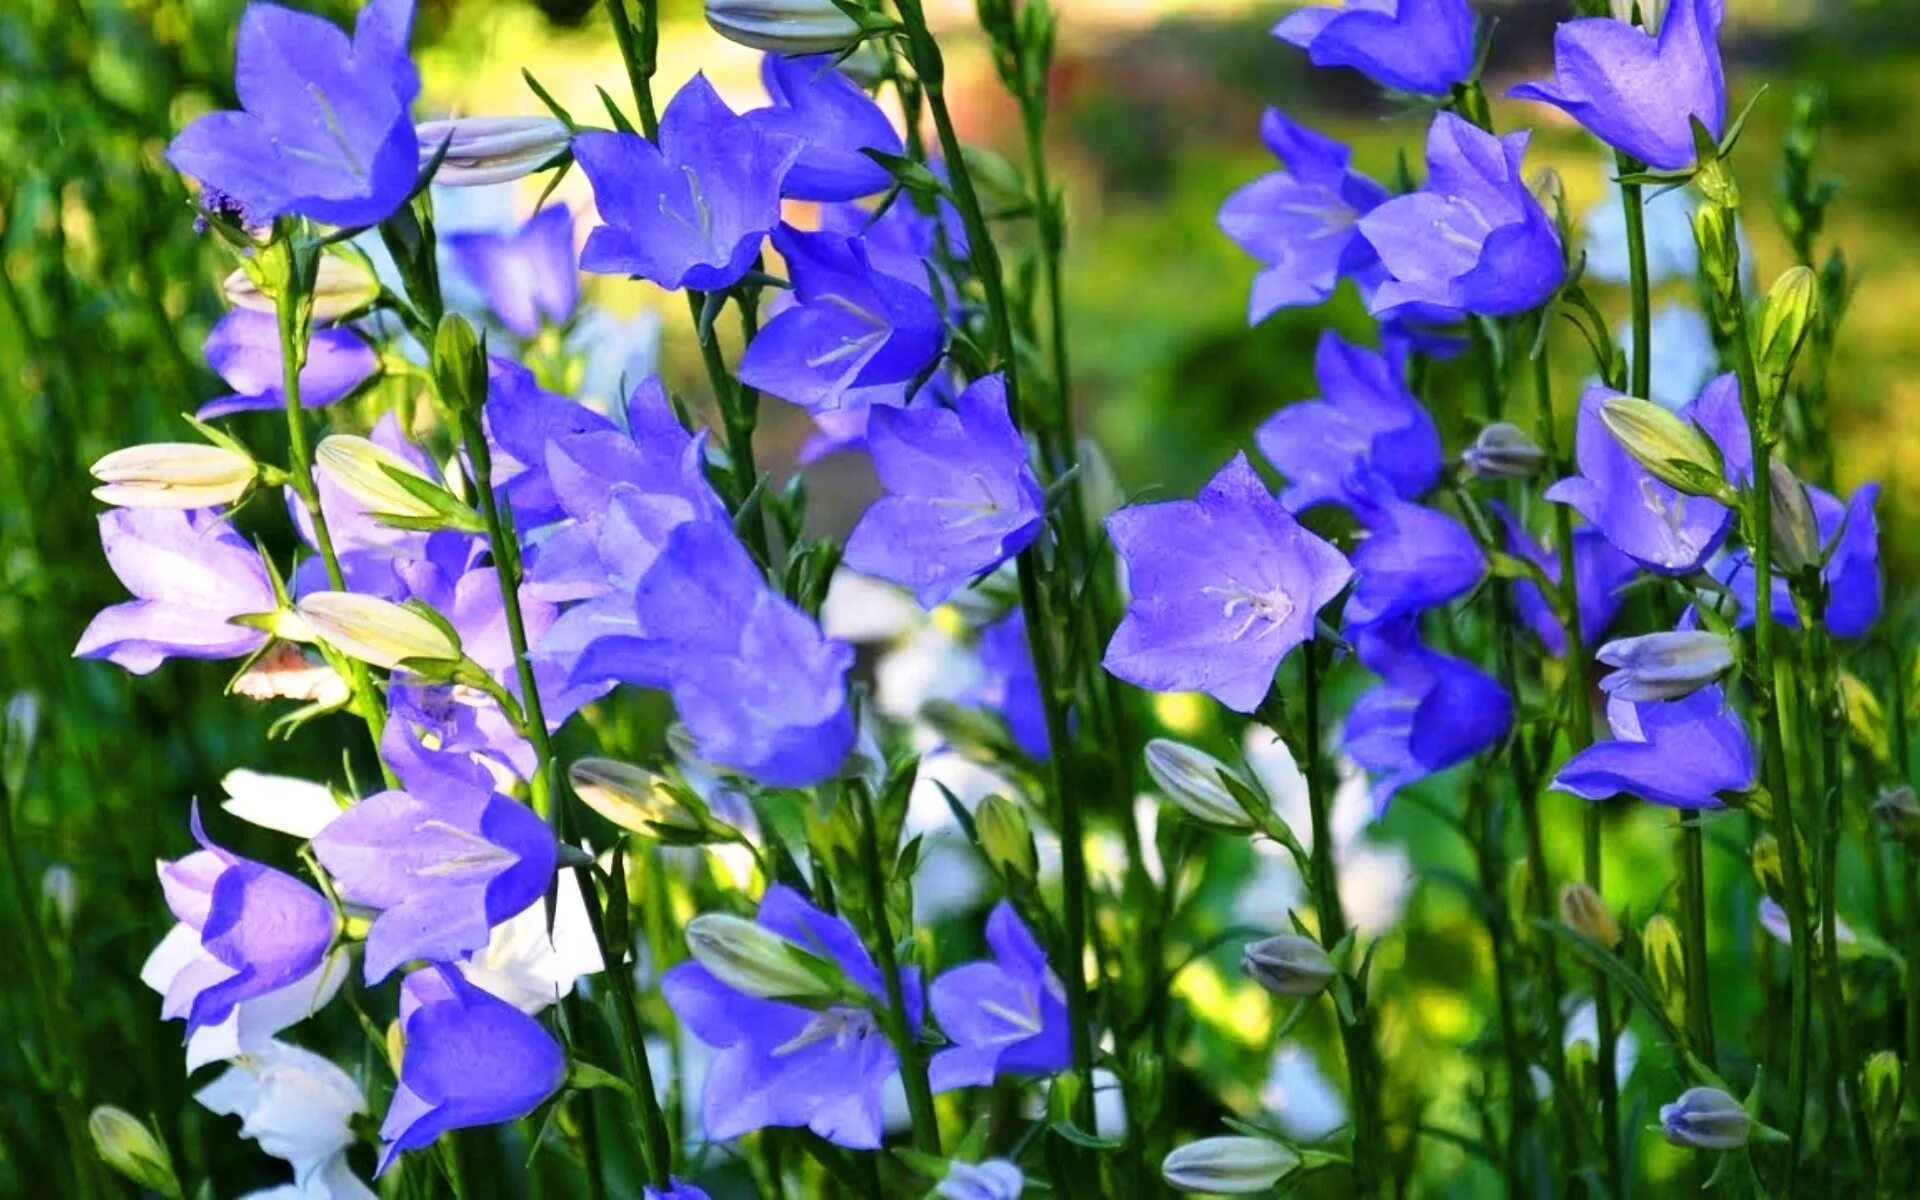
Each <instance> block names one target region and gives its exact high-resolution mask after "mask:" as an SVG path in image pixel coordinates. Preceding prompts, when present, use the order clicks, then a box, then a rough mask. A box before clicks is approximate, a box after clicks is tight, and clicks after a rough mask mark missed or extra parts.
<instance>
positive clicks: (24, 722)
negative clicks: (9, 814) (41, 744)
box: [0, 691, 40, 796]
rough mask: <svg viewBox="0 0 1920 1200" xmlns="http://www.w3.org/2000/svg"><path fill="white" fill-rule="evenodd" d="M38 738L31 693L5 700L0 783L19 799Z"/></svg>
mask: <svg viewBox="0 0 1920 1200" xmlns="http://www.w3.org/2000/svg"><path fill="white" fill-rule="evenodd" d="M39 739H40V701H38V700H37V699H35V698H34V695H33V693H32V692H25V691H21V692H15V693H14V694H13V695H11V696H8V697H7V707H6V713H5V716H4V721H3V723H0V783H5V784H6V785H7V792H8V793H9V794H11V795H14V796H18V795H19V794H20V791H21V789H22V788H24V787H26V785H27V768H28V767H29V766H31V765H32V763H33V746H34V743H35V742H37V741H39Z"/></svg>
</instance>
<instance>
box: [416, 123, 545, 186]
mask: <svg viewBox="0 0 1920 1200" xmlns="http://www.w3.org/2000/svg"><path fill="white" fill-rule="evenodd" d="M413 132H414V135H415V136H416V137H417V138H418V139H419V141H420V166H421V167H422V168H425V167H426V165H427V164H428V163H430V162H432V161H433V159H434V156H435V155H437V154H439V153H440V147H441V146H442V145H445V146H446V148H447V152H446V155H445V156H444V157H442V158H441V159H440V167H439V169H438V170H436V171H435V172H434V173H433V182H434V183H436V184H438V185H439V186H441V187H481V186H483V185H485V184H490V183H510V182H512V181H513V180H515V179H520V178H523V177H525V176H527V175H531V174H533V173H534V172H535V171H537V170H539V169H540V168H541V167H544V166H546V165H547V164H548V163H550V162H552V161H553V160H554V159H556V158H558V157H559V156H560V155H561V154H562V153H564V152H565V151H566V148H567V139H568V137H569V136H570V135H569V134H568V132H567V127H566V125H564V124H563V123H561V122H560V121H558V120H556V119H554V118H553V117H459V118H456V119H454V120H450V121H422V122H420V123H419V124H418V125H415V126H414V127H413Z"/></svg>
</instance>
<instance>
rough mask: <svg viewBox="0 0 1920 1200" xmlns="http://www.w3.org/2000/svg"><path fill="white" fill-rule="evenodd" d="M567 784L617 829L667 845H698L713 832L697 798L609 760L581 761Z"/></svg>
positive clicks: (650, 774)
mask: <svg viewBox="0 0 1920 1200" xmlns="http://www.w3.org/2000/svg"><path fill="white" fill-rule="evenodd" d="M567 782H569V783H571V784H572V785H573V790H574V794H575V795H577V796H579V797H580V799H581V800H583V801H585V802H586V805H587V807H588V808H591V809H592V810H593V811H594V812H597V813H599V814H600V815H601V816H603V817H605V818H606V819H607V820H609V821H611V822H613V823H614V824H615V825H618V826H619V827H620V828H622V829H625V830H628V831H630V832H633V833H638V834H644V835H646V836H649V837H658V838H661V839H662V840H664V841H670V842H682V843H684V842H698V841H704V840H707V837H708V835H710V834H712V833H714V832H716V830H715V828H714V827H713V825H712V823H711V822H709V821H708V819H707V814H706V813H705V812H704V811H701V810H696V809H695V808H694V805H695V804H698V803H699V800H698V798H697V797H694V796H691V795H689V794H685V793H679V792H677V791H676V789H674V788H673V787H671V786H669V784H668V782H667V781H666V780H665V779H663V778H661V777H660V776H658V775H655V774H654V773H653V772H652V771H648V770H646V769H644V768H642V767H636V766H633V765H631V764H629V763H623V762H615V761H614V760H613V759H610V758H583V759H580V760H579V761H578V762H575V763H574V764H573V765H572V766H570V767H568V768H567Z"/></svg>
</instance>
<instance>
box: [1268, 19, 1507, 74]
mask: <svg viewBox="0 0 1920 1200" xmlns="http://www.w3.org/2000/svg"><path fill="white" fill-rule="evenodd" d="M1273 36H1275V37H1277V38H1279V39H1280V40H1281V41H1283V42H1287V43H1289V44H1291V45H1295V46H1298V47H1300V48H1301V49H1302V50H1305V51H1306V52H1307V58H1308V60H1309V61H1311V62H1312V63H1313V65H1314V66H1316V67H1352V68H1354V69H1355V70H1357V71H1360V72H1361V73H1363V74H1365V75H1366V76H1367V77H1368V78H1370V79H1372V80H1373V81H1374V82H1375V83H1378V84H1380V85H1381V86H1382V87H1389V88H1393V89H1395V90H1397V91H1402V92H1420V93H1422V94H1425V95H1430V96H1440V95H1445V94H1446V93H1447V92H1448V91H1449V90H1451V89H1452V87H1453V85H1454V84H1456V83H1460V82H1462V81H1463V80H1465V79H1467V78H1469V77H1471V76H1472V74H1473V58H1474V45H1473V10H1472V9H1470V8H1468V7H1467V0H1349V2H1348V3H1347V4H1345V5H1343V6H1341V7H1339V8H1334V7H1321V6H1315V7H1309V8H1301V9H1296V10H1295V11H1293V12H1292V13H1289V14H1288V15H1287V16H1286V17H1285V18H1283V19H1282V20H1281V22H1280V23H1279V24H1278V25H1276V26H1274V27H1273Z"/></svg>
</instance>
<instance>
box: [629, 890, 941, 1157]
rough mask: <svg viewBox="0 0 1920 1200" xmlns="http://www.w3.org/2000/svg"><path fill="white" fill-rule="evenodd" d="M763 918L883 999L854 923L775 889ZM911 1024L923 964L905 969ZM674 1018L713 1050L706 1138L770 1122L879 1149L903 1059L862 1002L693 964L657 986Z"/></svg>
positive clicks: (704, 1105)
mask: <svg viewBox="0 0 1920 1200" xmlns="http://www.w3.org/2000/svg"><path fill="white" fill-rule="evenodd" d="M758 923H759V925H760V926H761V927H762V928H764V929H766V930H767V931H769V932H771V933H773V934H776V935H778V936H779V937H781V938H784V939H786V940H787V941H789V942H792V943H794V944H795V945H798V946H801V947H804V948H806V949H807V950H808V951H810V952H811V953H813V954H816V955H818V956H820V957H821V958H824V959H826V960H828V961H829V962H831V963H833V964H834V965H835V966H837V967H838V968H839V969H840V971H841V972H842V973H843V974H844V975H845V976H846V978H847V980H848V981H849V982H850V983H852V984H853V986H855V987H857V988H859V989H861V990H862V991H864V992H866V993H867V994H868V995H869V996H871V997H873V998H874V1000H875V1001H876V1002H880V1003H884V997H885V996H886V994H887V989H886V981H885V979H884V978H883V977H882V975H881V973H880V969H879V967H877V966H875V965H874V961H873V957H872V956H871V955H870V954H868V953H867V949H866V947H865V946H863V945H861V943H860V938H859V935H858V934H856V933H855V932H854V931H853V927H852V926H851V925H849V924H847V922H846V921H845V920H843V919H841V918H839V917H831V916H828V915H827V914H825V913H823V912H821V911H820V910H819V909H817V908H814V907H813V906H812V905H810V904H808V903H807V902H806V901H805V900H803V899H802V898H801V897H800V896H799V895H798V894H797V893H795V892H793V891H792V890H790V889H788V888H785V887H781V886H779V885H775V886H773V887H770V888H768V889H767V892H766V895H765V896H764V897H763V898H762V899H761V902H760V913H759V917H758ZM900 974H901V978H900V984H901V990H902V992H903V993H904V996H905V1000H906V1012H905V1013H904V1014H903V1015H904V1017H905V1018H906V1023H907V1027H908V1028H909V1029H913V1030H918V1029H919V1027H920V1017H921V987H920V975H919V972H918V971H916V970H914V969H912V968H903V969H902V970H901V973H900ZM660 988H661V991H662V992H663V993H664V994H665V996H666V998H667V1003H668V1004H669V1005H670V1006H671V1007H672V1009H673V1011H674V1014H675V1015H676V1016H678V1017H679V1018H680V1021H681V1023H682V1024H683V1025H684V1026H686V1028H687V1029H688V1030H689V1031H690V1032H691V1033H692V1034H693V1035H694V1036H695V1037H697V1038H699V1039H700V1040H701V1041H702V1042H704V1043H706V1044H707V1045H708V1046H710V1047H712V1048H713V1049H714V1050H715V1051H716V1052H717V1056H716V1058H715V1060H714V1064H713V1068H712V1069H711V1070H710V1071H708V1072H707V1085H706V1095H705V1096H704V1097H703V1098H702V1101H701V1112H702V1114H703V1120H704V1124H705V1126H706V1132H707V1137H708V1138H710V1139H712V1140H713V1141H726V1140H728V1139H731V1138H736V1137H739V1136H740V1135H741V1134H744V1133H750V1132H752V1131H753V1130H755V1129H763V1128H766V1127H767V1126H805V1127H806V1128H809V1129H811V1130H813V1131H814V1132H815V1133H817V1134H819V1135H820V1136H821V1137H823V1138H826V1139H827V1140H828V1141H830V1142H833V1143H834V1144H835V1145H839V1146H846V1147H848V1148H850V1149H859V1150H873V1149H878V1148H879V1146H880V1136H881V1129H882V1125H881V1093H882V1091H883V1089H884V1088H885V1086H886V1083H887V1080H888V1079H889V1078H890V1077H891V1076H892V1075H894V1074H895V1072H896V1071H897V1070H898V1069H899V1059H898V1058H897V1057H896V1056H895V1054H894V1050H893V1046H892V1044H891V1043H890V1042H889V1041H888V1040H887V1035H886V1033H885V1031H884V1030H882V1029H881V1028H880V1025H879V1022H878V1021H877V1020H876V1019H875V1017H874V1015H873V1014H872V1013H871V1012H869V1011H868V1010H867V1009H866V1008H865V1007H854V1006H851V1005H833V1006H830V1007H827V1008H823V1009H811V1008H805V1007H802V1006H800V1005H797V1004H787V1003H783V1002H781V1001H778V1000H763V999H760V998H759V997H756V996H750V995H747V994H745V993H742V992H738V991H735V990H734V989H732V988H730V987H728V986H727V985H726V984H724V983H722V982H721V981H720V979H719V978H718V977H717V976H715V975H714V974H713V972H712V971H710V970H708V969H707V968H706V967H705V966H702V965H701V964H699V963H697V962H689V963H682V964H680V965H679V966H677V967H674V968H673V969H672V970H670V971H668V972H667V973H666V975H665V977H664V978H662V980H661V982H660Z"/></svg>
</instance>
